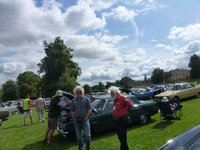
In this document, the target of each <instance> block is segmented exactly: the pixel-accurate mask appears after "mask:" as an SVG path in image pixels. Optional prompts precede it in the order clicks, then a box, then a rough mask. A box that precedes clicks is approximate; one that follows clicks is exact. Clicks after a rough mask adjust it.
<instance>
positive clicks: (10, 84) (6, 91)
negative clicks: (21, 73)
mask: <svg viewBox="0 0 200 150" xmlns="http://www.w3.org/2000/svg"><path fill="white" fill-rule="evenodd" d="M2 90H3V95H2V101H8V100H16V99H18V94H17V84H16V82H15V81H13V80H8V81H6V82H5V83H4V84H3V85H2Z"/></svg>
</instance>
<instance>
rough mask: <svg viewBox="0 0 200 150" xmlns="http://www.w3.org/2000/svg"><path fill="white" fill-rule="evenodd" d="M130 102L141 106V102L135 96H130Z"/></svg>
mask: <svg viewBox="0 0 200 150" xmlns="http://www.w3.org/2000/svg"><path fill="white" fill-rule="evenodd" d="M127 98H128V99H129V100H131V101H132V102H133V104H140V101H139V100H138V99H137V98H136V97H135V96H128V97H127Z"/></svg>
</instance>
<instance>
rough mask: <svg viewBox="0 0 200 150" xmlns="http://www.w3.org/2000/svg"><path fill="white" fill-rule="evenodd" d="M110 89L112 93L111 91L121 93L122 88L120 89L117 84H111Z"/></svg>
mask: <svg viewBox="0 0 200 150" xmlns="http://www.w3.org/2000/svg"><path fill="white" fill-rule="evenodd" d="M108 91H109V93H111V92H114V93H116V94H120V93H121V92H120V90H119V88H118V87H116V86H111V87H110V88H109V89H108Z"/></svg>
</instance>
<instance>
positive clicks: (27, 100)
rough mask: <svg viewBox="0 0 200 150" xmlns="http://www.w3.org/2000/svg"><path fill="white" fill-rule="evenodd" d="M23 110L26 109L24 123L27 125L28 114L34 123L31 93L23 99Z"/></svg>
mask: <svg viewBox="0 0 200 150" xmlns="http://www.w3.org/2000/svg"><path fill="white" fill-rule="evenodd" d="M23 110H24V125H26V118H27V116H28V115H29V117H30V120H31V123H33V118H32V111H31V100H30V96H29V95H28V96H27V97H26V98H25V99H24V100H23Z"/></svg>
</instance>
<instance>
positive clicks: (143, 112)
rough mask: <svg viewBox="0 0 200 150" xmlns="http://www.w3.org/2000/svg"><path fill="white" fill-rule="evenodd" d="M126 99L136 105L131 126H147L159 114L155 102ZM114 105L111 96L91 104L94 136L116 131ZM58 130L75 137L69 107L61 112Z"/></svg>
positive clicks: (132, 111) (102, 97) (133, 109)
mask: <svg viewBox="0 0 200 150" xmlns="http://www.w3.org/2000/svg"><path fill="white" fill-rule="evenodd" d="M126 97H127V98H128V99H130V100H131V101H132V102H133V104H134V107H133V108H132V109H131V110H130V119H131V124H136V123H140V124H145V123H147V122H148V121H149V120H150V119H151V116H152V115H154V114H156V113H157V112H158V107H157V105H156V103H155V102H150V101H139V100H138V99H137V98H136V97H135V96H134V95H126ZM112 105H113V99H112V98H111V96H110V95H107V96H101V97H98V98H96V99H95V100H94V102H92V103H91V106H92V113H91V116H90V118H89V119H90V124H91V131H92V136H94V135H99V134H102V133H107V132H109V131H112V130H113V129H114V124H113V117H112ZM57 130H58V131H59V132H60V133H61V134H63V135H64V136H66V135H67V134H68V133H70V134H72V135H75V129H74V124H73V121H72V116H71V112H70V109H69V107H65V108H63V109H62V110H61V115H60V116H59V118H58V126H57Z"/></svg>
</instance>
